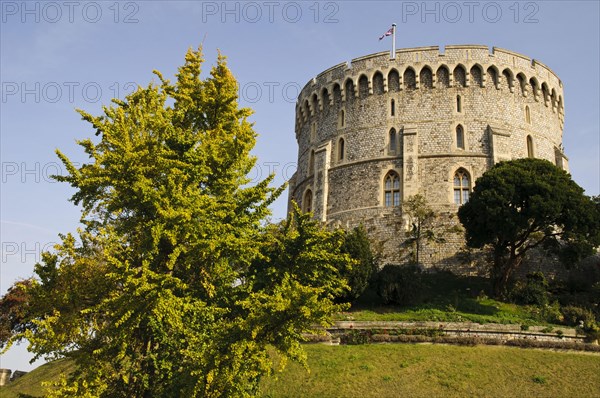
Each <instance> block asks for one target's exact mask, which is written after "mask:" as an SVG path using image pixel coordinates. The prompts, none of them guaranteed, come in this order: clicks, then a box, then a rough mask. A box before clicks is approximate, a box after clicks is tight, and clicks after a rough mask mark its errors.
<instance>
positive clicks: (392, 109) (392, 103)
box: [390, 100, 396, 116]
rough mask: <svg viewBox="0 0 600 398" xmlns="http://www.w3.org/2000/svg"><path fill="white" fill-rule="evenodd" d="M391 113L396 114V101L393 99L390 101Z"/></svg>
mask: <svg viewBox="0 0 600 398" xmlns="http://www.w3.org/2000/svg"><path fill="white" fill-rule="evenodd" d="M390 115H391V116H396V101H394V100H392V101H391V103H390Z"/></svg>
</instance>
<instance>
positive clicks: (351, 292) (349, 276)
mask: <svg viewBox="0 0 600 398" xmlns="http://www.w3.org/2000/svg"><path fill="white" fill-rule="evenodd" d="M342 252H344V253H348V254H349V255H350V257H352V258H353V259H355V260H357V261H358V263H357V264H355V265H354V266H353V267H352V269H351V270H350V271H347V273H346V275H342V276H343V277H344V278H345V279H346V281H347V283H348V287H349V289H348V290H347V291H346V292H344V293H343V294H342V295H340V296H339V297H338V300H337V301H339V302H353V301H355V300H356V299H357V298H358V297H359V296H360V295H361V294H362V293H363V292H364V291H365V289H366V288H367V286H368V285H369V282H370V281H371V279H372V277H373V275H375V273H376V272H377V261H376V257H375V255H374V254H373V251H372V250H371V243H370V242H369V237H368V235H367V231H366V230H365V228H364V227H363V226H362V225H361V226H359V227H356V228H354V229H353V230H352V231H351V232H348V233H346V235H345V237H344V243H343V245H342Z"/></svg>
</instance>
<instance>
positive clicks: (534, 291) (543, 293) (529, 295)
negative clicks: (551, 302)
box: [510, 272, 548, 306]
mask: <svg viewBox="0 0 600 398" xmlns="http://www.w3.org/2000/svg"><path fill="white" fill-rule="evenodd" d="M510 295H511V299H512V300H513V301H514V302H516V303H518V304H532V305H538V306H545V305H547V304H548V282H547V281H546V278H545V277H544V274H543V273H541V272H533V273H530V274H527V280H526V281H525V283H522V282H517V284H516V285H515V286H514V287H513V289H512V291H511V292H510Z"/></svg>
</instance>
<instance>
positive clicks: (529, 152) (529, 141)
mask: <svg viewBox="0 0 600 398" xmlns="http://www.w3.org/2000/svg"><path fill="white" fill-rule="evenodd" d="M527 157H529V158H532V157H534V153H533V138H531V136H530V135H528V136H527Z"/></svg>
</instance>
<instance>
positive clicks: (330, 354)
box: [262, 344, 600, 398]
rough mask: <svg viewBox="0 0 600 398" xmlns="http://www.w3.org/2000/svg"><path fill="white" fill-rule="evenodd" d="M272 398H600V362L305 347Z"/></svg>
mask: <svg viewBox="0 0 600 398" xmlns="http://www.w3.org/2000/svg"><path fill="white" fill-rule="evenodd" d="M306 350H307V351H308V355H309V359H308V362H309V367H310V370H311V371H310V373H307V372H306V370H304V369H303V368H302V367H301V366H299V365H298V364H295V363H292V364H289V365H288V367H287V368H286V369H285V370H284V371H283V372H282V373H280V374H278V375H277V376H276V377H271V378H269V379H267V380H264V382H263V384H262V387H263V389H262V392H263V396H265V397H273V398H274V397H299V396H302V397H545V398H549V397H578V398H581V397H598V396H600V377H599V376H598V375H600V356H598V355H590V354H579V353H570V352H568V353H566V352H552V351H540V350H527V349H519V348H509V347H495V346H494V347H489V346H477V347H456V346H444V345H421V344H419V345H410V344H378V345H355V346H324V345H311V346H306Z"/></svg>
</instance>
